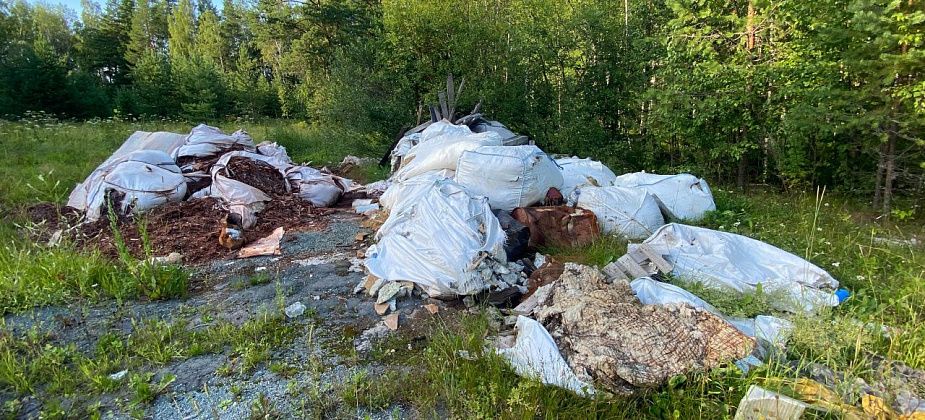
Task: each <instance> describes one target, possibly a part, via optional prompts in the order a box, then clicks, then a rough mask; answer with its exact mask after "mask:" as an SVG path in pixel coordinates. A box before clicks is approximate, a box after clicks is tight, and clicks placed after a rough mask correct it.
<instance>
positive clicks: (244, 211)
mask: <svg viewBox="0 0 925 420" xmlns="http://www.w3.org/2000/svg"><path fill="white" fill-rule="evenodd" d="M234 157H240V158H245V159H251V160H259V161H262V162H266V163H269V164H270V165H273V167H275V168H276V170H277V171H279V173H280V175H282V176H283V179H284V180H285V179H286V170H287V169H288V168H289V166H288V165H286V164H285V163H283V162H282V161H281V160H280V159H279V158H277V157H272V156H263V155H259V154H256V153H251V152H245V151H236V152H228V153H225V154H224V155H222V157H221V158H219V160H218V161H217V162H215V164H214V165H212V169H211V174H212V185H211V186H209V189H208V194H207V195H208V196H210V197H215V198H220V199H222V200H223V201H224V202H225V204H226V205H227V206H228V211H229V212H231V213H236V214H238V215H240V216H241V221H242V225H243V227H244V228H245V229H249V228H251V227H253V226H254V224H256V223H257V213H258V212H260V211H261V210H263V207H264V205H265V203H266V202H268V201H270V200H271V198H270V197H269V196H267V195H266V194H265V193H264V192H263V191H260V190H259V189H258V188H255V187H252V186H250V185H247V184H245V183H243V182H241V181H238V180H235V179H231V178H229V177H228V174H227V171H226V167H227V165H228V162H229V161H230V160H231V158H234ZM285 186H286V191H289V183H288V182H286V183H285Z"/></svg>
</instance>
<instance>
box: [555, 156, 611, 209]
mask: <svg viewBox="0 0 925 420" xmlns="http://www.w3.org/2000/svg"><path fill="white" fill-rule="evenodd" d="M556 163H557V164H558V165H559V167H560V168H562V190H561V192H562V196H563V197H566V198H568V199H569V200H570V201H572V195H573V193H575V191H576V190H578V189H580V188H581V187H587V186H591V187H609V186H611V185H613V182H614V181H615V180H616V179H617V176H616V175H615V174H614V173H613V171H611V170H610V168H608V167H607V165H604V164H603V163H601V162H598V161H596V160H591V159H579V158H577V157H570V158H561V159H556Z"/></svg>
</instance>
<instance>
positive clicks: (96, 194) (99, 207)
mask: <svg viewBox="0 0 925 420" xmlns="http://www.w3.org/2000/svg"><path fill="white" fill-rule="evenodd" d="M109 190H113V191H116V192H119V193H122V194H124V195H125V196H124V198H123V199H122V201H121V207H120V208H119V209H117V210H116V211H117V212H119V214H125V213H127V212H128V211H129V209H131V210H132V211H133V212H135V213H141V212H144V211H145V210H149V209H152V208H154V207H157V206H160V205H162V204H165V203H168V202H171V201H180V200H183V197H184V196H185V195H186V178H185V177H184V176H183V173H182V172H180V168H179V167H177V165H176V163H174V161H173V159H171V157H170V156H169V155H168V154H167V153H165V152H162V151H160V150H138V151H134V152H131V153H129V154H127V155H125V156H123V157H122V158H120V159H119V160H117V161H115V162H110V163H109V165H108V166H106V167H102V168H98V169H97V170H96V171H93V173H92V174H90V177H88V178H87V180H86V181H84V183H83V184H81V185H80V186H78V188H77V189H75V191H74V192H73V193H72V194H71V200H70V201H69V203H70V202H71V201H75V202H79V203H83V208H81V207H77V208H81V209H82V210H86V212H87V219H88V220H91V221H93V220H98V219H99V218H100V217H101V216H104V215H102V211H103V209H104V208H105V206H106V197H107V191H109ZM75 194H76V196H75Z"/></svg>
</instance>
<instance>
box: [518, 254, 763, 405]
mask: <svg viewBox="0 0 925 420" xmlns="http://www.w3.org/2000/svg"><path fill="white" fill-rule="evenodd" d="M534 313H535V314H536V319H537V321H539V322H540V323H542V324H543V325H544V326H545V327H546V329H547V330H548V331H549V333H550V335H551V336H552V337H553V339H555V340H556V343H557V345H558V347H559V349H560V350H561V352H562V354H563V356H564V357H565V359H566V360H567V361H568V363H569V365H570V366H571V367H572V369H573V370H574V371H575V373H576V375H577V376H578V378H579V379H581V380H582V381H584V382H587V383H598V384H601V385H602V386H604V387H605V388H607V390H609V391H611V392H614V393H618V394H629V393H632V392H634V391H636V390H638V389H639V388H653V387H657V386H660V385H662V384H664V383H666V382H667V381H668V379H670V378H671V377H672V376H674V375H678V374H683V373H688V372H690V371H693V370H703V369H710V368H713V367H716V366H718V365H720V364H722V363H727V362H731V361H733V360H735V359H739V358H742V357H745V356H747V355H748V354H749V353H751V352H752V349H753V348H754V346H755V342H754V340H752V339H751V338H749V337H748V336H746V335H744V334H742V333H741V332H739V331H738V330H737V329H735V328H733V327H732V326H731V325H729V324H728V323H727V322H726V321H725V320H723V319H722V318H720V317H717V316H716V315H713V314H711V313H710V312H707V311H704V310H702V309H697V308H694V307H691V306H688V305H669V306H652V305H643V304H641V303H640V302H639V300H638V299H636V296H635V294H634V293H633V291H632V289H631V288H630V287H629V284H627V283H626V282H623V281H616V282H614V283H613V284H607V283H605V281H604V276H603V274H601V273H600V272H599V271H597V270H596V269H594V268H591V267H587V266H581V265H577V264H572V263H568V264H566V265H565V270H564V271H563V273H562V276H561V277H559V280H557V281H556V283H554V285H553V290H552V292H551V293H550V294H549V296H548V297H547V298H546V299H545V300H544V301H542V302H540V303H539V305H538V306H537V308H536V310H535V312H534Z"/></svg>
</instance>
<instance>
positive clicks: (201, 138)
mask: <svg viewBox="0 0 925 420" xmlns="http://www.w3.org/2000/svg"><path fill="white" fill-rule="evenodd" d="M235 147H239V148H243V150H246V151H254V150H255V147H254V140H253V139H252V138H251V136H250V135H248V134H247V132H245V131H244V130H238V131H235V132H234V133H232V134H230V135H229V134H225V133H224V132H222V130H219V129H218V128H216V127H211V126H208V125H205V124H199V125H197V126H195V127H193V129H192V130H190V133H189V135H188V136H186V142H185V143H184V144H183V145H182V146H180V147H179V148H178V149H177V150H176V152H175V153H174V155H173V157H174V159H176V160H177V161H181V160H182V159H183V158H192V157H208V156H216V155H219V154H222V153H225V152H227V151H229V150H232V149H234V148H235Z"/></svg>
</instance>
